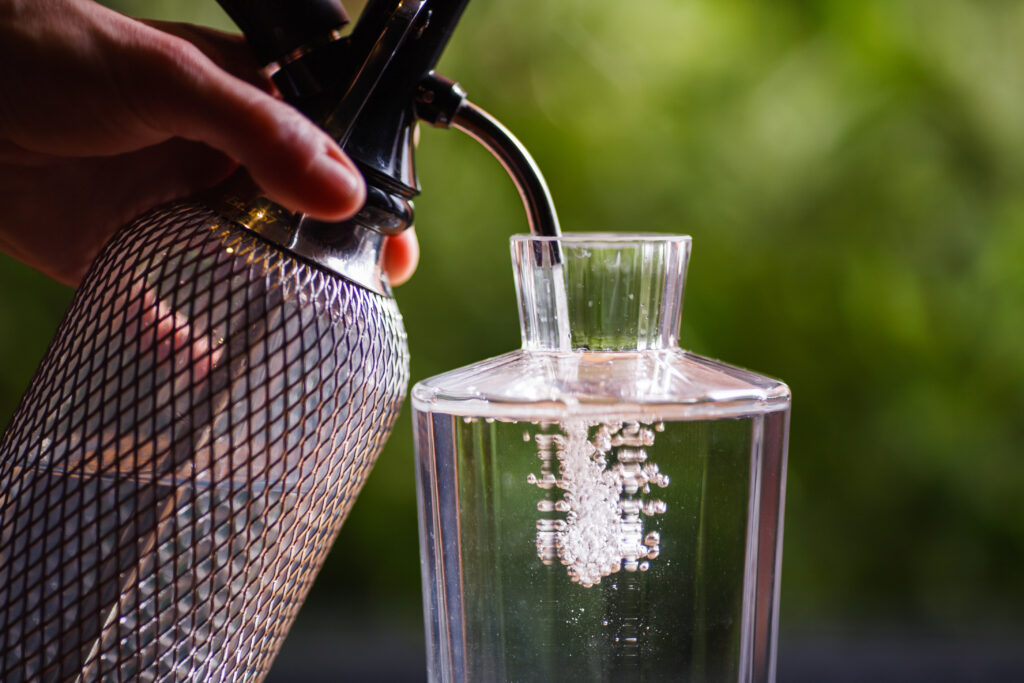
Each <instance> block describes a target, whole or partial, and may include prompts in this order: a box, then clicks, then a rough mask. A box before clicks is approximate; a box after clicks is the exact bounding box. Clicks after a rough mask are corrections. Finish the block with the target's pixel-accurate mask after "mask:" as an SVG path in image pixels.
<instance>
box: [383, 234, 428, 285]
mask: <svg viewBox="0 0 1024 683" xmlns="http://www.w3.org/2000/svg"><path fill="white" fill-rule="evenodd" d="M383 260H384V271H385V272H386V273H387V274H388V280H389V281H390V282H391V284H392V285H393V286H395V287H397V286H398V285H401V284H405V283H406V282H408V281H409V278H411V277H412V274H413V273H414V272H416V265H417V264H418V263H419V262H420V243H419V240H417V239H416V229H415V228H411V227H410V228H409V229H408V230H406V231H404V232H400V233H398V234H397V235H392V236H391V237H388V238H387V241H385V242H384V257H383Z"/></svg>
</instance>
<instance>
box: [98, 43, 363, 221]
mask: <svg viewBox="0 0 1024 683" xmlns="http://www.w3.org/2000/svg"><path fill="white" fill-rule="evenodd" d="M138 26H139V33H140V34H142V37H143V40H144V42H143V44H142V45H139V46H138V50H137V52H136V54H134V55H133V57H134V59H133V60H131V62H128V63H126V61H125V60H118V62H117V63H116V68H118V69H119V71H120V78H119V79H118V80H119V81H120V82H121V83H123V84H125V86H124V89H125V90H124V96H125V97H126V98H130V101H132V102H133V105H134V108H135V111H136V112H137V113H138V115H139V116H140V118H142V119H143V120H144V122H145V123H146V124H147V125H148V126H149V127H151V128H153V129H155V130H156V131H159V132H160V133H163V134H166V135H167V136H170V137H182V138H186V139H189V140H195V141H199V142H203V143H206V144H207V145H209V146H211V147H213V148H215V149H218V150H221V151H222V152H224V153H225V154H227V155H228V156H230V157H231V158H233V159H234V160H236V161H237V162H238V163H239V164H241V165H243V166H245V167H246V168H247V169H248V171H249V174H250V175H251V176H252V177H253V179H254V180H255V181H256V182H257V183H258V184H259V185H260V187H262V188H263V190H264V191H265V192H266V193H267V195H268V196H269V197H270V198H271V199H274V200H275V201H277V202H280V203H281V204H283V205H285V206H287V207H288V208H290V209H293V210H296V211H302V212H304V213H308V214H311V215H313V216H315V217H317V218H321V219H325V220H340V219H343V218H347V217H349V216H352V215H353V214H355V213H356V212H357V211H358V210H359V209H360V208H361V206H362V204H363V201H364V199H365V193H366V188H365V184H364V182H363V178H362V175H361V174H360V173H359V170H358V169H357V168H356V166H355V164H353V163H352V161H351V160H350V159H349V158H348V157H347V156H346V155H345V153H344V152H342V150H341V148H340V147H338V145H337V144H336V143H335V142H334V140H332V139H331V138H330V136H328V135H327V134H326V133H325V132H324V131H322V130H321V129H320V128H318V127H317V126H316V125H315V124H314V123H313V122H312V121H310V120H309V119H307V118H306V117H305V116H304V115H302V114H301V113H300V112H298V111H297V110H296V109H294V108H293V107H292V106H290V105H289V104H287V103H285V102H282V101H280V100H278V99H275V98H274V97H272V96H271V95H268V94H267V93H265V92H263V91H262V90H260V89H259V88H257V87H255V86H253V85H251V84H249V83H247V82H245V81H243V80H241V79H239V78H236V77H235V76H233V75H231V74H229V73H227V72H225V71H224V70H222V69H221V68H220V67H218V66H217V65H216V64H215V63H214V62H213V61H212V60H211V59H210V58H209V57H207V56H206V55H205V54H203V52H202V51H201V50H199V49H198V48H197V47H195V46H194V45H192V44H191V43H189V42H187V41H185V40H182V39H179V38H176V37H174V36H171V35H168V34H166V33H163V32H161V31H157V30H155V29H153V28H150V27H148V26H143V25H142V24H138ZM146 34H151V35H146Z"/></svg>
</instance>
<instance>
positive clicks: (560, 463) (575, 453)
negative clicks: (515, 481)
mask: <svg viewBox="0 0 1024 683" xmlns="http://www.w3.org/2000/svg"><path fill="white" fill-rule="evenodd" d="M557 427H558V428H559V431H560V433H556V434H545V435H537V437H535V439H536V442H537V446H538V452H537V457H538V458H539V459H540V460H541V472H540V474H539V475H531V477H530V478H528V482H529V483H531V484H534V485H536V486H538V487H541V488H554V487H556V486H557V488H558V489H559V490H561V491H562V495H561V496H560V497H559V499H558V500H555V501H551V500H543V501H540V502H538V503H537V509H538V510H539V511H541V512H558V513H564V514H565V518H564V519H547V520H542V521H541V522H538V527H537V528H538V531H537V551H538V555H539V556H540V557H541V560H542V561H543V562H544V563H545V564H550V563H553V561H554V559H558V560H559V561H560V562H561V564H562V565H564V566H565V567H566V571H567V573H568V575H569V578H570V579H571V580H572V581H574V582H575V583H578V584H579V585H581V586H583V587H590V586H594V585H596V584H598V583H600V582H601V579H602V577H606V576H609V575H611V574H614V573H617V572H620V571H622V570H625V571H629V572H635V571H646V569H647V568H648V567H649V566H650V565H649V563H648V562H646V560H649V559H652V558H653V557H656V556H657V553H658V548H657V546H658V543H659V542H660V535H658V534H657V532H651V533H648V534H647V535H646V536H645V535H644V528H643V526H644V522H643V517H642V515H644V516H651V515H655V514H661V513H662V512H664V510H665V508H666V506H665V503H664V502H663V501H660V500H650V499H647V498H646V497H645V495H644V494H648V493H650V491H651V487H650V483H651V482H654V483H658V484H660V483H661V481H663V480H664V479H667V478H666V477H665V476H664V475H662V474H661V473H660V472H659V470H658V466H657V465H656V464H655V463H651V462H648V459H649V456H648V453H647V450H646V448H647V447H649V446H651V445H653V443H654V433H655V431H656V429H649V428H646V427H645V426H644V425H642V424H641V423H640V422H637V421H630V422H626V423H622V422H606V423H603V424H598V423H594V422H585V421H583V420H572V421H566V422H563V423H561V424H558V425H557ZM591 428H593V429H591ZM591 432H593V433H592V434H591ZM528 438H529V437H528V436H527V435H524V440H528ZM552 448H553V449H554V450H555V453H554V454H552V453H551V449H552ZM556 459H557V464H556V463H555V460H556ZM555 467H557V472H558V476H557V477H556V476H555V473H554V471H553V469H554V468H555ZM652 533H653V534H654V535H653V536H652ZM652 547H653V550H652ZM641 560H644V562H643V563H641ZM641 564H642V565H643V567H644V568H643V569H641ZM614 588H615V586H614V585H613V589H614Z"/></svg>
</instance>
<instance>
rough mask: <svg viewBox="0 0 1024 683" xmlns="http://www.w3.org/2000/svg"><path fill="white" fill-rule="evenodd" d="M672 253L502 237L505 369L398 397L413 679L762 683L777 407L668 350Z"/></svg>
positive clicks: (776, 537) (500, 364) (767, 653)
mask: <svg viewBox="0 0 1024 683" xmlns="http://www.w3.org/2000/svg"><path fill="white" fill-rule="evenodd" d="M689 245H690V242H689V238H686V237H669V236H655V235H650V236H635V235H629V236H627V235H622V236H615V235H572V236H563V237H562V238H538V237H517V238H514V239H513V243H512V253H513V265H514V270H515V276H516V285H517V293H518V296H519V304H520V319H521V324H522V332H523V347H522V349H520V350H518V351H513V352H511V353H507V354H504V355H502V356H498V357H496V358H492V359H489V360H485V361H483V362H480V363H475V364H473V365H470V366H467V367H465V368H461V369H458V370H454V371H451V372H448V373H445V374H442V375H439V376H437V377H433V378H431V379H428V380H425V381H423V382H420V383H419V384H417V385H416V386H415V387H414V389H413V392H412V403H413V409H414V419H415V425H416V451H417V463H418V471H419V475H418V480H417V481H418V485H419V489H418V490H419V498H420V506H421V510H420V525H421V528H420V531H421V554H422V564H423V571H424V575H423V582H424V602H425V612H426V626H427V638H428V660H429V665H428V669H429V673H430V678H431V680H434V681H475V680H517V681H530V680H536V681H550V680H561V681H613V680H615V681H622V680H644V681H662V680H664V681H668V680H673V681H678V680H685V681H729V680H731V681H771V680H774V661H775V638H776V636H775V631H776V625H777V618H778V616H777V605H778V587H779V569H780V562H781V542H782V510H783V497H784V482H785V460H786V438H787V432H788V421H789V406H790V395H789V390H788V389H787V387H786V386H785V385H784V384H782V383H780V382H778V381H776V380H772V379H769V378H766V377H762V376H760V375H757V374H754V373H752V372H749V371H746V370H742V369H739V368H735V367H732V366H729V365H726V364H723V363H720V362H718V361H714V360H710V359H707V358H703V357H701V356H698V355H695V354H692V353H690V352H687V351H684V350H682V349H680V348H679V346H678V340H677V336H678V330H679V320H680V312H681V302H682V290H683V281H684V278H685V271H686V264H687V260H688V256H689Z"/></svg>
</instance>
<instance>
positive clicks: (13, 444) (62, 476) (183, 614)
mask: <svg viewBox="0 0 1024 683" xmlns="http://www.w3.org/2000/svg"><path fill="white" fill-rule="evenodd" d="M172 227H173V228H174V229H169V228H172ZM407 374H408V353H407V350H406V346H405V332H404V330H403V327H402V322H401V318H400V316H399V314H398V310H397V308H396V307H395V303H394V301H393V300H392V299H388V298H385V297H381V296H378V295H375V294H372V293H370V292H367V291H366V290H363V289H361V288H359V287H356V286H354V285H351V284H349V283H347V282H345V281H343V280H340V279H338V278H334V277H330V276H327V275H325V274H324V273H322V272H321V271H319V270H317V269H316V268H313V267H311V266H309V265H306V264H304V263H301V262H298V261H296V260H295V259H293V258H291V257H289V256H287V255H284V254H283V253H282V252H280V251H278V250H277V249H275V248H273V247H271V246H269V245H268V244H266V243H264V242H263V241H261V240H260V239H258V238H256V237H255V236H252V235H250V234H249V233H247V232H245V231H243V230H241V229H238V228H236V227H233V226H225V225H224V224H223V221H221V220H220V219H219V218H218V217H217V216H216V215H215V214H214V213H213V212H211V211H209V210H207V209H205V208H203V207H201V206H200V205H198V204H195V203H191V202H179V203H176V204H171V205H169V206H167V207H164V208H163V209H158V210H156V211H154V212H151V213H149V214H147V215H146V216H143V217H142V218H140V219H139V220H138V221H136V222H135V223H134V224H133V225H131V226H129V227H127V228H125V229H124V230H122V231H121V232H120V233H119V234H118V235H117V236H116V237H115V239H114V240H113V241H112V242H111V244H110V245H109V246H108V247H107V248H106V249H105V250H104V252H103V254H102V255H101V256H100V258H99V259H98V260H97V262H96V264H95V265H94V266H93V269H92V271H91V272H90V275H89V276H88V277H87V278H86V281H85V283H84V284H83V286H82V288H81V289H80V290H79V292H78V294H77V296H76V297H75V300H74V302H73V303H72V305H71V309H70V310H69V312H68V314H67V316H66V317H65V319H64V321H63V322H62V324H61V326H60V329H59V331H58V333H57V337H56V339H55V340H54V342H53V344H52V346H51V347H50V349H49V351H48V352H47V354H46V357H45V358H44V360H43V363H42V365H41V367H40V368H39V370H38V372H37V374H36V377H35V379H34V380H33V382H32V385H31V387H30V388H29V390H28V393H27V394H26V395H25V397H24V399H23V400H22V403H21V405H20V407H19V408H18V411H17V412H16V413H15V416H14V419H13V421H12V423H11V426H10V428H9V429H8V431H7V433H6V434H5V435H4V437H3V439H2V441H0V657H2V659H0V680H3V681H8V682H12V681H28V680H33V681H35V680H47V681H49V680H86V681H92V680H105V681H127V680H133V681H134V680H144V681H172V680H208V681H227V680H232V681H235V680H239V681H240V680H259V679H261V678H263V676H264V675H265V674H266V672H267V670H268V668H269V666H270V663H271V661H272V660H273V658H274V656H275V654H276V653H277V650H278V648H279V646H280V643H281V641H282V639H283V638H284V635H285V633H286V631H287V629H288V627H289V626H290V625H291V622H292V620H293V619H294V617H295V614H296V612H297V610H298V608H299V606H300V605H301V603H302V600H303V599H304V597H305V595H306V593H307V591H308V589H309V587H310V584H311V582H312V580H313V578H314V576H315V575H316V573H317V571H318V570H319V568H320V566H321V564H322V562H323V559H324V557H325V555H326V553H327V550H328V548H329V547H330V545H331V543H332V541H333V539H334V536H335V535H336V534H337V532H338V529H339V528H340V527H341V523H342V521H343V519H344V517H345V515H346V513H347V512H348V510H349V508H350V507H351V504H352V502H353V500H354V499H355V496H356V494H357V493H358V491H359V489H360V487H361V485H362V483H363V480H364V479H365V477H366V475H367V474H368V471H369V469H370V467H371V466H372V464H373V462H374V460H375V458H376V456H377V454H378V453H379V451H380V448H381V447H382V445H383V442H384V440H385V438H386V437H387V434H388V432H389V431H390V429H391V425H392V423H393V421H394V418H395V416H396V413H397V411H398V408H399V405H400V403H401V400H402V397H403V395H404V392H405V385H406V380H407Z"/></svg>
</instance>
